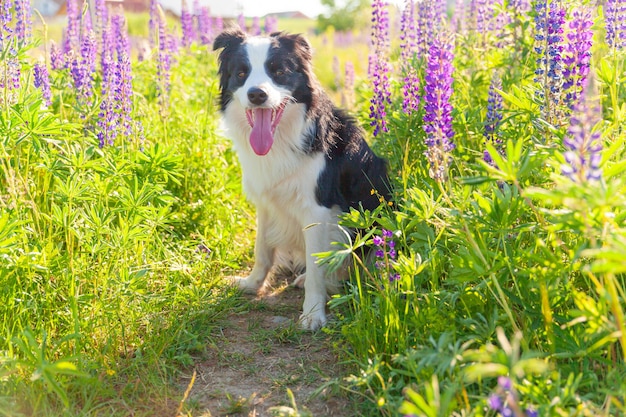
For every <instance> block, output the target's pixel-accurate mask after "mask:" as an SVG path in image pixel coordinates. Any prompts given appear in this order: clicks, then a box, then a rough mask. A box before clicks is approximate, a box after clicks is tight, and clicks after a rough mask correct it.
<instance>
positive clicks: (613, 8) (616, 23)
mask: <svg viewBox="0 0 626 417" xmlns="http://www.w3.org/2000/svg"><path fill="white" fill-rule="evenodd" d="M604 21H605V23H606V42H607V43H608V44H609V46H610V47H612V48H615V49H617V50H622V49H624V48H626V0H607V2H606V4H605V6H604Z"/></svg>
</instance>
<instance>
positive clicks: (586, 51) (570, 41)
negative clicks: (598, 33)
mask: <svg viewBox="0 0 626 417" xmlns="http://www.w3.org/2000/svg"><path fill="white" fill-rule="evenodd" d="M592 25H593V21H592V19H591V10H590V9H588V8H578V9H576V10H574V11H573V13H572V19H571V21H570V22H569V25H568V26H569V32H568V33H567V43H566V45H565V50H564V53H563V65H564V71H563V77H564V83H563V90H564V92H565V93H566V94H565V104H567V105H568V106H572V105H573V104H574V103H575V102H576V101H577V99H578V97H579V95H580V93H581V92H582V89H583V85H584V84H585V82H586V80H587V75H588V74H589V67H590V65H591V44H592V40H593V33H592V31H591V26H592Z"/></svg>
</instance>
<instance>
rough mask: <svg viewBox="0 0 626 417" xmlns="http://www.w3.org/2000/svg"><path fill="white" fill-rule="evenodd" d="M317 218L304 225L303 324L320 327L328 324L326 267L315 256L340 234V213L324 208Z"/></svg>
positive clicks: (308, 327) (301, 324) (326, 249)
mask: <svg viewBox="0 0 626 417" xmlns="http://www.w3.org/2000/svg"><path fill="white" fill-rule="evenodd" d="M324 211H325V212H324V214H323V215H321V216H315V218H317V219H324V221H322V222H312V223H311V225H310V226H307V227H305V230H304V241H305V244H306V279H305V280H304V303H303V305H302V315H301V316H300V326H301V327H302V328H303V329H306V330H317V329H319V328H320V327H322V326H324V325H325V324H326V301H327V291H326V278H327V277H326V272H327V271H326V267H325V266H324V265H321V264H319V263H318V262H317V258H316V257H315V256H314V254H316V253H321V252H325V251H328V250H329V249H331V242H332V241H333V239H334V238H335V237H336V236H337V233H334V232H336V231H338V226H337V216H336V215H335V214H334V212H333V211H332V210H324Z"/></svg>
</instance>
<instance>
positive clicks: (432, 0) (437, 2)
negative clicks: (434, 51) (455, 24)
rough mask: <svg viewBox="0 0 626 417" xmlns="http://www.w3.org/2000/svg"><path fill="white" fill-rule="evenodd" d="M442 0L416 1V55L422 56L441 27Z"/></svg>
mask: <svg viewBox="0 0 626 417" xmlns="http://www.w3.org/2000/svg"><path fill="white" fill-rule="evenodd" d="M443 11H444V2H443V1H442V0H423V1H420V2H418V3H417V56H418V58H422V57H424V56H425V55H426V53H427V52H428V48H429V47H430V45H431V44H432V43H433V41H434V40H435V37H436V36H437V35H438V32H439V28H440V27H442V25H441V23H442V19H443Z"/></svg>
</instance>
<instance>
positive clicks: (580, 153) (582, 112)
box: [561, 81, 602, 184]
mask: <svg viewBox="0 0 626 417" xmlns="http://www.w3.org/2000/svg"><path fill="white" fill-rule="evenodd" d="M588 90H589V82H588V81H587V83H586V85H585V89H584V90H583V93H582V94H581V97H580V99H579V102H578V103H577V104H576V105H575V106H574V110H573V114H572V116H571V118H570V122H569V127H568V129H567V134H566V135H565V138H563V145H564V147H565V149H566V152H565V155H564V156H565V161H566V164H563V165H562V166H561V172H562V173H563V175H565V176H566V177H568V178H570V179H571V180H572V181H574V182H578V183H581V184H584V183H587V182H590V181H599V180H600V179H601V178H602V170H601V169H600V162H601V161H602V155H601V153H602V138H601V132H600V131H599V130H594V127H595V125H596V124H597V123H598V122H599V121H600V120H601V118H600V109H599V107H597V106H596V107H593V106H591V105H590V104H589V102H590V101H591V98H590V97H588V94H589V92H588Z"/></svg>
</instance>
